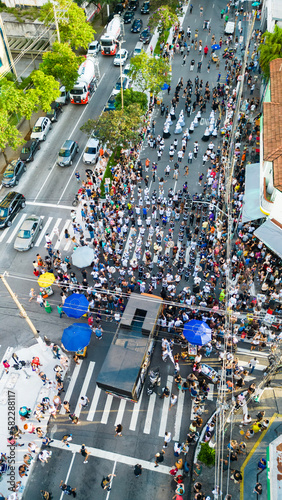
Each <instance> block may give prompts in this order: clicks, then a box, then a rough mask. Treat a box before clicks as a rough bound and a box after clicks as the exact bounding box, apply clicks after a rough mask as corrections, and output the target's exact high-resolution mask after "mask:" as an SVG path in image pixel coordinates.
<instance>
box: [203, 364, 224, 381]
mask: <svg viewBox="0 0 282 500" xmlns="http://www.w3.org/2000/svg"><path fill="white" fill-rule="evenodd" d="M201 375H204V377H206V378H208V379H209V380H210V381H211V382H213V384H217V383H218V382H219V379H220V377H219V374H218V373H217V371H216V370H214V369H213V368H212V367H211V366H209V365H206V364H205V363H202V364H201Z"/></svg>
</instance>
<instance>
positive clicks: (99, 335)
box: [95, 326, 104, 340]
mask: <svg viewBox="0 0 282 500" xmlns="http://www.w3.org/2000/svg"><path fill="white" fill-rule="evenodd" d="M103 331H104V330H103V328H101V327H98V326H97V328H95V335H96V339H98V340H102V337H103Z"/></svg>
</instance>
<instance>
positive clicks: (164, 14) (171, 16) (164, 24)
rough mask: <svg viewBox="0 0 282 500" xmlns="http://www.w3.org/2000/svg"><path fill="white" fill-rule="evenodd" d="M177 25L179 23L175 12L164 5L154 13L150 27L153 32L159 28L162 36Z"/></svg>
mask: <svg viewBox="0 0 282 500" xmlns="http://www.w3.org/2000/svg"><path fill="white" fill-rule="evenodd" d="M176 23H178V17H177V15H176V14H175V12H174V10H173V9H172V8H170V7H168V6H167V5H163V6H161V7H159V8H158V9H157V10H155V12H153V14H152V15H151V16H150V19H149V22H148V25H149V26H150V28H151V31H153V30H154V29H155V28H157V30H158V32H159V33H160V34H162V33H164V31H166V30H169V29H170V28H171V27H172V26H173V25H174V24H176Z"/></svg>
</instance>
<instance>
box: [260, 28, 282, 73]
mask: <svg viewBox="0 0 282 500" xmlns="http://www.w3.org/2000/svg"><path fill="white" fill-rule="evenodd" d="M258 51H259V52H260V59H259V62H260V66H261V69H262V71H263V74H264V76H265V78H267V79H269V77H270V70H269V64H270V62H271V61H273V60H274V59H278V58H281V57H282V28H279V26H278V25H277V24H275V26H274V32H273V33H270V32H269V31H265V33H263V35H262V37H261V44H260V45H259V47H258Z"/></svg>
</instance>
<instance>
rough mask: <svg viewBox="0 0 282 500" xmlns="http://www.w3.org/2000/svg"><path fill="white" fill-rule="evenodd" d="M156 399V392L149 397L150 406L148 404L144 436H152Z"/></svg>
mask: <svg viewBox="0 0 282 500" xmlns="http://www.w3.org/2000/svg"><path fill="white" fill-rule="evenodd" d="M156 398H157V395H156V393H155V392H153V394H151V396H149V404H148V408H147V414H146V420H145V425H144V429H143V432H144V434H150V432H151V425H152V420H153V414H154V407H155V402H156Z"/></svg>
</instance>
